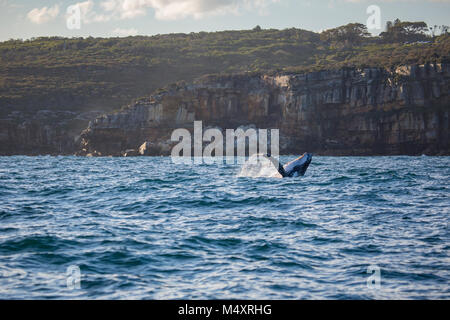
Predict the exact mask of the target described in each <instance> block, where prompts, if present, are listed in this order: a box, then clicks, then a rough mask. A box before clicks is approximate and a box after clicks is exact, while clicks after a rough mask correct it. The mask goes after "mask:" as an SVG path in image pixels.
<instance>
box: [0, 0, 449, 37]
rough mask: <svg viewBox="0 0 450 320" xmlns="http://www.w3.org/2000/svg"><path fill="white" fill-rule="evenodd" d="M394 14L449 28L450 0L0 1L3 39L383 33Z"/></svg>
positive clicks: (0, 33)
mask: <svg viewBox="0 0 450 320" xmlns="http://www.w3.org/2000/svg"><path fill="white" fill-rule="evenodd" d="M373 6H376V7H375V8H379V15H378V11H374V9H373ZM369 7H370V8H369ZM368 8H369V9H370V10H369V13H368ZM395 18H399V19H400V20H403V21H404V20H407V21H425V22H427V23H428V24H429V25H443V24H445V25H450V0H421V1H419V0H398V1H395V0H379V1H375V0H41V1H30V0H15V1H13V0H0V41H5V40H8V39H29V38H32V37H39V36H64V37H88V36H93V37H117V36H128V35H155V34H166V33H190V32H199V31H222V30H243V29H252V28H253V27H255V26H256V25H259V26H261V27H262V28H263V29H269V28H275V29H285V28H292V27H295V28H301V29H306V30H311V31H322V30H325V29H329V28H334V27H337V26H340V25H344V24H347V23H349V22H359V23H364V24H366V23H367V22H368V20H369V21H371V23H370V24H368V26H369V27H370V28H369V31H371V32H372V33H373V34H378V33H379V32H381V31H383V30H382V28H384V26H385V24H386V21H388V20H394V19H395ZM374 22H375V23H374ZM377 22H379V23H377ZM377 24H378V26H377Z"/></svg>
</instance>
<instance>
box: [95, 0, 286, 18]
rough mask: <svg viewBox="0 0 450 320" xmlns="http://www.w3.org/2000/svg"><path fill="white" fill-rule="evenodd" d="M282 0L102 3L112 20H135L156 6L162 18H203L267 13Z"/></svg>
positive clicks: (109, 0)
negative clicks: (242, 12) (246, 13)
mask: <svg viewBox="0 0 450 320" xmlns="http://www.w3.org/2000/svg"><path fill="white" fill-rule="evenodd" d="M279 1H281V0H105V1H102V2H101V3H100V7H101V8H102V9H103V10H104V12H105V16H107V17H108V19H117V20H123V19H132V18H135V17H139V16H145V15H146V14H147V10H148V9H153V11H154V13H155V18H156V19H158V20H178V19H183V18H188V17H193V18H194V19H201V18H204V17H206V16H211V15H223V14H227V13H232V14H238V13H239V12H240V11H242V10H247V11H252V10H254V11H257V13H258V14H265V13H267V11H266V9H267V7H268V6H269V5H270V4H272V3H276V2H279Z"/></svg>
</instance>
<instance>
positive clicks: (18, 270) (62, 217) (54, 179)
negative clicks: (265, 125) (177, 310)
mask: <svg viewBox="0 0 450 320" xmlns="http://www.w3.org/2000/svg"><path fill="white" fill-rule="evenodd" d="M292 158H293V157H282V160H283V161H284V162H286V161H288V160H290V159H292ZM242 168H243V166H242V165H239V164H235V165H227V164H211V165H206V164H203V165H175V164H173V163H172V162H171V159H170V158H164V157H157V158H81V157H21V156H17V157H0V298H1V299H23V298H27V299H227V298H233V299H449V298H450V287H449V284H450V259H449V245H450V243H449V229H448V222H449V214H450V197H449V196H450V193H449V191H450V185H449V181H450V179H449V178H450V158H449V157H314V158H313V161H312V163H311V165H310V167H309V169H308V171H307V173H306V176H305V177H302V178H295V179H278V178H276V172H275V174H273V173H274V172H272V173H267V172H265V171H264V174H257V173H255V172H249V170H248V168H246V167H244V170H243V169H242ZM264 170H266V171H267V170H268V168H267V167H265V168H264ZM268 171H270V170H268ZM261 172H262V171H261ZM68 270H69V272H68ZM73 270H75V272H74V271H73ZM78 271H79V272H80V273H79V274H78V273H77V272H78ZM78 279H79V280H80V282H79V288H78V286H77V285H76V284H77V283H78V281H77V280H78Z"/></svg>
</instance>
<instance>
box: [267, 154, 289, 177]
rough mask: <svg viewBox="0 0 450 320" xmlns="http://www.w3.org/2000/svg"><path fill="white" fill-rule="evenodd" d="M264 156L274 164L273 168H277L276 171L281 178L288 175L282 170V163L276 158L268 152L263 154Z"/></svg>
mask: <svg viewBox="0 0 450 320" xmlns="http://www.w3.org/2000/svg"><path fill="white" fill-rule="evenodd" d="M264 157H265V158H266V159H269V160H270V162H272V164H273V165H274V166H275V168H276V169H277V170H278V172H279V173H280V174H281V176H282V177H283V178H285V177H287V176H288V174H287V173H286V170H284V167H283V165H282V164H281V163H280V162H279V161H277V160H276V159H274V158H272V157H271V156H270V155H269V154H267V155H264Z"/></svg>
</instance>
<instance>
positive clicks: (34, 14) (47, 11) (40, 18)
mask: <svg viewBox="0 0 450 320" xmlns="http://www.w3.org/2000/svg"><path fill="white" fill-rule="evenodd" d="M58 14H59V6H58V5H57V4H56V5H54V6H53V7H43V8H41V9H38V8H34V9H33V10H31V11H30V12H28V14H27V17H28V19H29V20H30V21H31V22H33V23H36V24H42V23H45V22H48V21H50V20H53V19H55V18H56V17H57V16H58Z"/></svg>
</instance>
